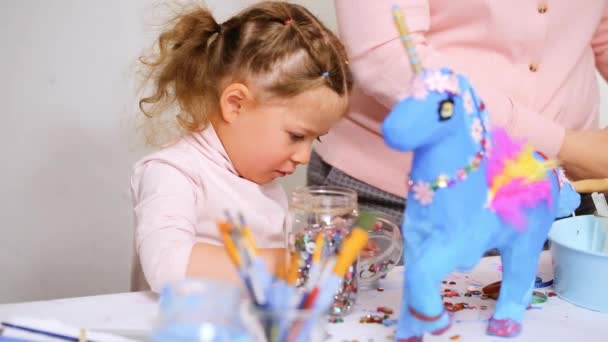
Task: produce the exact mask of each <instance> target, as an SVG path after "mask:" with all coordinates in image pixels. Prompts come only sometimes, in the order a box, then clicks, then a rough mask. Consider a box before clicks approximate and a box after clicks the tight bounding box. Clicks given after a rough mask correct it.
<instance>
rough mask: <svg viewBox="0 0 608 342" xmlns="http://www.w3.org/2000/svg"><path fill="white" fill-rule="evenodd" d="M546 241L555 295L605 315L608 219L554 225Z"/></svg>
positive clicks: (607, 301)
mask: <svg viewBox="0 0 608 342" xmlns="http://www.w3.org/2000/svg"><path fill="white" fill-rule="evenodd" d="M549 240H550V241H551V254H552V256H553V274H554V275H553V277H554V283H553V284H554V287H555V292H556V293H557V294H558V295H559V296H560V297H561V298H562V299H564V300H566V301H568V302H570V303H572V304H575V305H578V306H581V307H584V308H587V309H591V310H595V311H601V312H608V218H601V217H597V216H592V215H585V216H576V217H571V218H567V219H563V220H559V221H556V222H555V223H554V224H553V227H552V228H551V231H550V232H549Z"/></svg>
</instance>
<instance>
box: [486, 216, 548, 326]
mask: <svg viewBox="0 0 608 342" xmlns="http://www.w3.org/2000/svg"><path fill="white" fill-rule="evenodd" d="M545 221H547V220H545ZM548 221H549V222H547V223H545V225H544V226H543V225H530V228H529V229H528V231H527V232H524V233H522V234H523V235H522V236H520V237H519V238H517V240H516V241H514V243H513V244H511V245H510V246H509V247H507V248H503V249H501V258H502V264H503V279H502V284H501V287H500V294H499V297H498V302H497V303H496V310H495V312H494V316H493V317H492V318H491V319H490V322H489V323H488V328H487V333H488V334H489V335H495V336H503V337H514V336H517V335H518V334H519V333H520V331H521V328H522V324H521V322H522V320H523V316H524V313H525V311H526V308H527V307H528V305H529V304H530V299H531V296H532V288H533V286H534V279H535V277H536V270H537V268H538V259H539V256H540V253H541V251H542V245H543V243H544V241H545V237H546V232H547V231H548V227H550V225H551V220H548ZM505 229H508V228H506V227H505ZM534 230H535V231H534Z"/></svg>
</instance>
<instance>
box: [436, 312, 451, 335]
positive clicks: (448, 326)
mask: <svg viewBox="0 0 608 342" xmlns="http://www.w3.org/2000/svg"><path fill="white" fill-rule="evenodd" d="M452 320H453V318H452V314H449V313H448V324H447V325H446V326H445V327H443V328H439V329H437V330H435V331H432V332H431V335H435V336H438V335H443V333H445V332H446V331H448V330H449V329H450V328H451V327H452Z"/></svg>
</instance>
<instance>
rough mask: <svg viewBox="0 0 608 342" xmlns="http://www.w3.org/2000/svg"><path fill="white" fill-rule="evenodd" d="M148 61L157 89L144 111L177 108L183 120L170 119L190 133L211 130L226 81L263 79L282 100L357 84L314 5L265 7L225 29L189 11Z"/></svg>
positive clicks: (154, 139) (155, 134)
mask: <svg viewBox="0 0 608 342" xmlns="http://www.w3.org/2000/svg"><path fill="white" fill-rule="evenodd" d="M140 61H141V62H142V63H143V65H144V66H145V67H146V83H147V82H149V83H148V85H150V86H151V88H152V94H151V95H149V96H145V97H143V98H141V99H140V100H139V107H140V109H141V111H142V112H143V113H144V114H145V115H146V116H147V117H149V118H157V119H162V118H163V115H166V114H167V113H171V111H169V109H170V108H175V109H177V113H175V112H173V114H174V115H175V114H176V117H175V119H174V118H173V117H170V118H165V120H164V121H165V123H167V122H168V123H170V124H171V123H173V125H174V126H176V127H177V128H179V129H180V130H181V131H182V132H184V131H185V132H194V131H199V130H202V129H204V128H205V127H206V126H207V124H208V122H209V114H210V113H217V112H218V111H219V96H220V91H221V89H220V84H221V82H222V81H224V80H226V79H228V80H229V81H232V82H235V81H241V82H246V81H247V80H255V83H256V85H257V86H260V87H261V89H262V90H263V91H265V92H267V94H269V95H270V96H277V97H292V96H295V95H298V94H300V93H302V92H304V91H307V90H309V89H313V88H316V87H320V86H327V87H329V88H330V89H332V90H333V91H335V92H336V93H337V94H339V95H340V96H347V95H348V93H349V92H350V90H351V88H352V84H353V79H352V75H351V73H350V70H349V68H348V61H347V56H346V52H345V49H344V46H343V45H342V43H341V42H340V41H339V40H338V38H337V37H336V36H335V35H334V34H333V33H332V32H331V31H330V30H329V29H327V27H325V26H324V25H323V24H322V23H321V22H320V21H319V20H318V19H317V18H316V17H315V16H314V15H312V14H311V13H310V12H309V11H308V10H307V9H306V8H304V7H302V6H299V5H296V4H290V3H286V2H278V1H266V2H261V3H257V4H255V5H253V6H251V7H249V8H247V9H245V10H244V11H242V12H241V13H239V14H238V15H236V16H234V17H232V18H231V19H229V20H228V21H226V22H224V23H222V24H218V23H217V22H216V21H215V19H214V18H213V16H212V15H211V13H210V12H209V11H208V10H207V9H205V8H195V9H193V10H188V11H186V12H184V13H182V14H180V15H178V16H177V17H175V18H174V19H173V20H171V21H170V26H169V28H168V29H167V30H165V31H164V32H162V33H161V34H160V36H159V38H158V41H157V51H155V53H153V54H152V55H151V56H147V57H141V58H140ZM167 119H168V121H167ZM161 121H163V120H161ZM175 124H177V125H175ZM147 133H148V134H147V138H148V142H151V143H153V144H159V143H160V144H162V143H167V141H163V140H166V139H163V138H159V134H160V133H161V132H159V131H155V130H152V131H148V132H147Z"/></svg>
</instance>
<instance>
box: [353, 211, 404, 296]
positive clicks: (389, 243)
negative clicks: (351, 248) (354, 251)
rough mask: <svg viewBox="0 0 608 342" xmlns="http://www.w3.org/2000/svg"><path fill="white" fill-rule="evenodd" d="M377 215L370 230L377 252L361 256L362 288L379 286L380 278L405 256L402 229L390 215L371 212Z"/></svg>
mask: <svg viewBox="0 0 608 342" xmlns="http://www.w3.org/2000/svg"><path fill="white" fill-rule="evenodd" d="M370 214H372V215H374V216H375V217H376V223H375V224H374V226H373V228H372V229H371V230H370V232H369V240H370V242H371V243H372V244H373V245H374V249H375V252H374V254H371V255H362V256H361V257H360V258H359V265H358V266H359V268H358V270H357V271H358V276H359V280H358V282H359V288H360V289H361V290H368V289H375V288H378V287H379V280H380V279H382V278H384V277H385V276H386V274H387V273H388V272H389V271H390V270H391V269H393V267H395V266H396V265H398V264H399V262H400V261H401V258H402V256H403V239H402V238H401V230H400V229H399V227H398V226H397V225H396V224H395V223H393V222H392V221H391V219H390V218H389V217H388V215H386V214H384V213H381V212H370Z"/></svg>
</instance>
